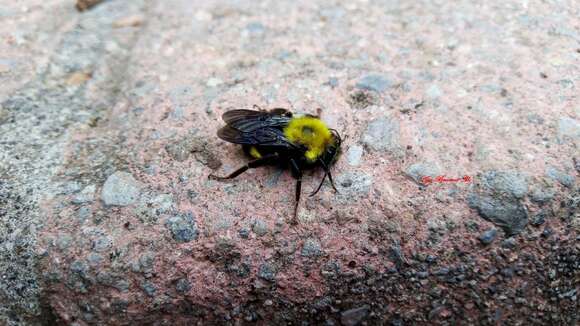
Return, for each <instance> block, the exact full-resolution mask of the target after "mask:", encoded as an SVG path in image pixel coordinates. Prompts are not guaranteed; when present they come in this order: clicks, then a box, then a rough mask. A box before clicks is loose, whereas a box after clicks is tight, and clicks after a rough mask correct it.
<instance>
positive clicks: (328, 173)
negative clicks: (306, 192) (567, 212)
mask: <svg viewBox="0 0 580 326" xmlns="http://www.w3.org/2000/svg"><path fill="white" fill-rule="evenodd" d="M318 162H319V163H320V165H321V166H322V168H323V169H324V176H323V177H322V181H320V184H319V185H318V188H316V190H315V191H314V192H313V193H311V194H310V197H312V196H314V195H316V194H317V193H318V191H320V188H321V187H322V184H323V183H324V180H326V176H327V175H328V178H329V179H330V184H331V185H332V189H334V191H336V192H339V191H338V189H336V186H335V185H334V180H332V174H331V173H330V168H329V167H328V166H327V165H326V163H324V161H323V160H318Z"/></svg>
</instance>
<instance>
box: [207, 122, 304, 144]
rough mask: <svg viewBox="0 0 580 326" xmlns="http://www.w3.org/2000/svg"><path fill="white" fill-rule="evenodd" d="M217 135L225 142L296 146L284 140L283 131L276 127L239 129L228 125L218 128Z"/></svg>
mask: <svg viewBox="0 0 580 326" xmlns="http://www.w3.org/2000/svg"><path fill="white" fill-rule="evenodd" d="M218 137H219V138H221V139H223V140H225V141H227V142H230V143H234V144H241V145H260V146H272V147H281V148H286V149H295V148H296V145H294V144H292V143H291V142H289V141H288V140H286V138H285V137H284V133H283V131H282V130H280V129H277V128H268V127H265V128H259V129H255V130H252V131H241V130H239V129H236V128H233V127H232V126H229V125H228V126H225V127H223V128H221V129H220V130H218Z"/></svg>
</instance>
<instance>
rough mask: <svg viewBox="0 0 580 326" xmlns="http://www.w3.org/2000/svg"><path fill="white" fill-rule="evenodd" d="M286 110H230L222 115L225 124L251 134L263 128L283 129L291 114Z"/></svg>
mask: <svg viewBox="0 0 580 326" xmlns="http://www.w3.org/2000/svg"><path fill="white" fill-rule="evenodd" d="M288 113H289V111H288V110H286V109H273V110H272V111H253V110H232V111H228V112H226V113H224V114H223V116H222V118H223V120H224V121H225V122H226V124H227V125H228V126H230V127H232V128H234V129H238V130H240V131H242V132H252V131H255V130H257V129H260V128H264V127H284V126H286V125H287V124H288V122H289V121H290V117H291V114H288Z"/></svg>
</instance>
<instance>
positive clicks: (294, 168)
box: [290, 159, 302, 222]
mask: <svg viewBox="0 0 580 326" xmlns="http://www.w3.org/2000/svg"><path fill="white" fill-rule="evenodd" d="M290 167H291V168H292V172H293V174H294V177H295V178H296V203H295V204H294V222H296V221H297V215H298V204H299V203H300V193H301V192H302V170H300V167H298V164H297V163H296V161H295V160H293V159H292V160H290Z"/></svg>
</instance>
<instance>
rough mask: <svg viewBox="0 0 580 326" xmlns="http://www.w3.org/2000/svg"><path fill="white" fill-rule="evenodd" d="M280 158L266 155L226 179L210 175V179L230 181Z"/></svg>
mask: <svg viewBox="0 0 580 326" xmlns="http://www.w3.org/2000/svg"><path fill="white" fill-rule="evenodd" d="M276 158H278V153H274V154H270V155H266V156H264V157H262V158H259V159H255V160H253V161H250V162H248V164H246V165H244V166H242V167H241V168H239V169H237V170H235V171H234V172H232V173H230V174H229V175H228V176H225V177H218V176H216V175H213V174H210V175H208V178H209V179H212V180H228V179H233V178H235V177H237V176H238V175H240V174H242V173H244V172H246V171H247V170H248V169H255V168H257V167H260V166H263V165H266V164H268V163H270V161H272V160H273V159H276Z"/></svg>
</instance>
